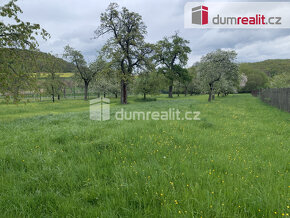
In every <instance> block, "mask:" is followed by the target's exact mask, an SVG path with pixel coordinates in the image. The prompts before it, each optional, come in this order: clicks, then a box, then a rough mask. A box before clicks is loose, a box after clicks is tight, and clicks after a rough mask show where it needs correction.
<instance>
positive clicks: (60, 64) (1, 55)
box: [0, 48, 74, 73]
mask: <svg viewBox="0 0 290 218" xmlns="http://www.w3.org/2000/svg"><path fill="white" fill-rule="evenodd" d="M27 56H29V57H31V59H34V60H35V63H37V64H36V65H37V68H36V69H35V68H34V69H33V70H31V71H32V72H39V73H44V72H47V71H48V70H47V69H49V66H48V64H47V60H53V62H54V63H55V64H56V65H57V69H59V70H58V71H59V73H71V72H73V71H74V65H73V64H71V63H69V62H67V61H65V60H63V59H62V58H58V57H55V56H52V55H50V54H47V53H44V52H40V51H30V50H21V49H15V48H0V63H3V62H12V61H13V60H14V61H16V62H17V61H18V62H19V60H20V59H21V57H23V58H27ZM27 65H28V66H26V68H27V69H30V68H31V66H30V65H31V62H30V61H29V62H27Z"/></svg>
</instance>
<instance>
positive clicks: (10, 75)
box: [0, 48, 37, 103]
mask: <svg viewBox="0 0 290 218" xmlns="http://www.w3.org/2000/svg"><path fill="white" fill-rule="evenodd" d="M36 70H37V68H36V59H35V53H31V52H29V51H26V50H16V49H3V48H0V93H1V94H2V95H3V96H5V98H6V100H7V101H10V99H13V101H14V102H15V103H17V102H19V101H20V99H21V94H22V93H23V92H24V91H32V90H35V87H36V77H35V74H33V73H34V72H36Z"/></svg>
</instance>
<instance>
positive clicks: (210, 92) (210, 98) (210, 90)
mask: <svg viewBox="0 0 290 218" xmlns="http://www.w3.org/2000/svg"><path fill="white" fill-rule="evenodd" d="M212 91H213V85H212V84H209V93H208V101H209V102H211V100H212Z"/></svg>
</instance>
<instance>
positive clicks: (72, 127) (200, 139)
mask: <svg viewBox="0 0 290 218" xmlns="http://www.w3.org/2000/svg"><path fill="white" fill-rule="evenodd" d="M129 100H130V103H131V104H129V105H126V106H122V105H119V104H118V102H117V101H116V100H113V104H112V110H111V113H112V114H114V113H115V112H116V111H119V110H120V109H121V108H124V109H125V110H126V111H150V110H151V111H152V110H156V111H161V110H168V108H173V107H174V108H178V109H180V110H181V111H186V110H188V111H200V112H201V116H200V118H201V121H154V120H151V121H117V120H115V119H112V120H110V121H106V122H97V121H91V120H89V112H88V110H89V108H88V106H89V105H88V102H84V101H78V100H76V101H62V102H59V103H55V104H52V103H50V102H43V103H30V104H26V105H24V104H21V105H18V106H16V105H6V104H0V217H281V216H289V213H290V209H289V205H290V199H289V197H290V196H289V191H290V178H289V156H290V155H289V145H290V114H289V113H286V112H282V111H279V110H278V109H276V108H273V107H270V106H268V105H266V104H264V103H262V102H260V100H259V99H258V98H254V97H251V96H250V95H247V94H246V95H232V96H228V97H226V98H218V99H217V100H216V101H214V102H213V103H208V102H207V96H193V97H187V98H185V97H180V98H177V97H176V98H174V99H172V100H171V99H167V98H165V97H160V98H157V100H156V101H148V102H142V101H138V100H136V99H135V98H131V99H129Z"/></svg>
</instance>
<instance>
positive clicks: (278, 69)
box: [242, 59, 290, 77]
mask: <svg viewBox="0 0 290 218" xmlns="http://www.w3.org/2000/svg"><path fill="white" fill-rule="evenodd" d="M242 65H248V66H249V67H251V68H252V69H255V70H259V71H262V72H264V73H265V74H266V75H267V76H269V77H273V76H275V75H278V74H282V73H287V74H288V73H289V74H290V59H271V60H265V61H261V62H255V63H242Z"/></svg>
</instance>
